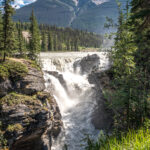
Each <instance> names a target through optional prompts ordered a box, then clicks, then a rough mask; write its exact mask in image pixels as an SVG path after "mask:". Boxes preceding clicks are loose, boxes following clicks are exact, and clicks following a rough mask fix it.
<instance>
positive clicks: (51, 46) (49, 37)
mask: <svg viewBox="0 0 150 150" xmlns="http://www.w3.org/2000/svg"><path fill="white" fill-rule="evenodd" d="M48 50H49V51H53V39H52V34H51V32H49V35H48Z"/></svg>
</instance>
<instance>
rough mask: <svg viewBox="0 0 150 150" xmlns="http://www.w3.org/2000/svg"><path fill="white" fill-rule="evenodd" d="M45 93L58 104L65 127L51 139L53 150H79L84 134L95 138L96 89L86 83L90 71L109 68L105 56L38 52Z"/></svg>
mask: <svg viewBox="0 0 150 150" xmlns="http://www.w3.org/2000/svg"><path fill="white" fill-rule="evenodd" d="M40 59H41V64H42V66H43V67H42V69H43V72H44V78H45V81H46V83H45V84H46V90H47V91H52V92H53V95H54V97H55V98H56V100H57V103H58V105H59V108H60V111H61V114H62V121H63V123H64V128H63V129H62V132H61V134H60V135H59V137H57V139H54V140H53V145H52V150H62V149H63V148H64V146H65V145H67V147H68V150H82V149H84V146H85V144H86V142H85V141H84V140H83V139H84V138H85V135H86V134H89V135H93V136H94V137H97V135H98V133H99V131H98V130H96V129H95V128H94V126H93V124H92V123H91V116H92V112H93V111H94V108H95V107H96V105H97V102H96V98H95V97H96V95H95V88H94V85H93V84H90V83H89V81H88V75H89V74H90V73H91V72H92V71H100V70H105V69H108V68H109V59H108V56H107V53H100V52H99V53H98V52H97V53H91V52H89V53H87V52H85V53H81V52H78V53H75V52H73V53H41V54H40Z"/></svg>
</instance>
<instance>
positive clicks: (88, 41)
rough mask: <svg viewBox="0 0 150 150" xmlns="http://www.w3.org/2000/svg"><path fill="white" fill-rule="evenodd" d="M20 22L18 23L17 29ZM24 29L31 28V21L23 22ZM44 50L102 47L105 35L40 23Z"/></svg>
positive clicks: (74, 49) (77, 49)
mask: <svg viewBox="0 0 150 150" xmlns="http://www.w3.org/2000/svg"><path fill="white" fill-rule="evenodd" d="M19 24H20V22H17V23H16V27H17V29H18V28H19ZM21 28H22V30H23V31H27V32H28V31H29V30H30V23H21ZM39 30H40V37H41V41H42V42H41V50H42V51H79V50H81V49H83V48H87V47H93V48H100V47H101V45H102V42H103V36H102V35H99V34H96V33H92V32H88V31H82V30H77V29H71V28H69V27H68V28H61V27H56V26H50V25H45V24H40V25H39Z"/></svg>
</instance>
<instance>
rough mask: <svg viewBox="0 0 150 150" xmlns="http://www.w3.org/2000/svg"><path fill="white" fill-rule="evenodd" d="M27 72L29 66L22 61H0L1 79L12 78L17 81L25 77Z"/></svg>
mask: <svg viewBox="0 0 150 150" xmlns="http://www.w3.org/2000/svg"><path fill="white" fill-rule="evenodd" d="M27 72H28V68H27V66H26V65H24V64H22V63H20V62H16V61H12V60H7V61H5V62H1V63H0V80H5V79H7V78H11V79H12V80H14V81H16V80H19V79H21V78H22V77H24V76H25V75H26V74H27Z"/></svg>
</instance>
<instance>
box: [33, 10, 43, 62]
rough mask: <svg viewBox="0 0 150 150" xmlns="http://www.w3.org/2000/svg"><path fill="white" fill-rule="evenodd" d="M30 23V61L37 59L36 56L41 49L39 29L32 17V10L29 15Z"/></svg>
mask: <svg viewBox="0 0 150 150" xmlns="http://www.w3.org/2000/svg"><path fill="white" fill-rule="evenodd" d="M30 22H31V26H30V34H31V38H30V55H31V57H32V59H35V58H36V57H37V54H38V53H39V52H40V50H41V48H40V47H41V45H40V33H39V27H38V23H37V20H36V18H35V16H34V12H33V10H32V13H31V17H30Z"/></svg>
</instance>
